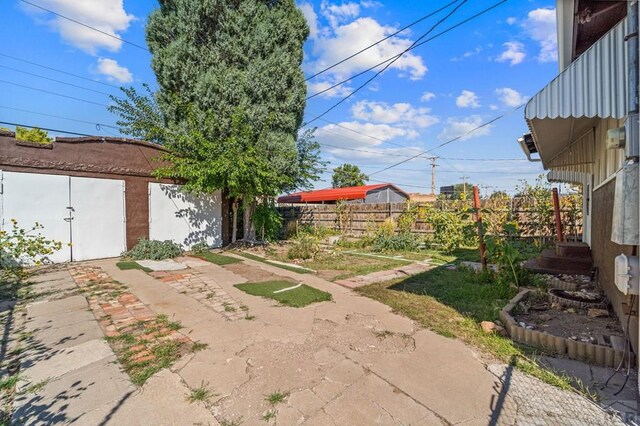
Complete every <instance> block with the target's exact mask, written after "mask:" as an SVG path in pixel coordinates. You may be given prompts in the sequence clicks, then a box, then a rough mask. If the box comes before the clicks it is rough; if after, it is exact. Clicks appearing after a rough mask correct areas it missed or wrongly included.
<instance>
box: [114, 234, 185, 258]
mask: <svg viewBox="0 0 640 426" xmlns="http://www.w3.org/2000/svg"><path fill="white" fill-rule="evenodd" d="M182 253H183V250H182V246H180V244H176V243H174V242H173V241H171V240H166V241H157V240H147V239H146V238H140V239H139V240H138V244H136V245H135V246H134V247H133V248H132V249H131V250H129V251H127V252H124V253H123V256H125V257H128V258H131V259H133V260H145V259H151V260H163V259H171V258H174V257H177V256H180V255H181V254H182Z"/></svg>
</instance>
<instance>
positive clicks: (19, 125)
mask: <svg viewBox="0 0 640 426" xmlns="http://www.w3.org/2000/svg"><path fill="white" fill-rule="evenodd" d="M0 124H6V125H7V126H16V127H28V128H31V129H40V130H46V131H47V132H56V133H64V134H65V135H76V136H88V137H95V136H96V135H88V134H86V133H78V132H68V131H66V130H58V129H49V128H47V127H39V126H30V125H28V124H20V123H12V122H10V121H0Z"/></svg>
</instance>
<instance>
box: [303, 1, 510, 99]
mask: <svg viewBox="0 0 640 426" xmlns="http://www.w3.org/2000/svg"><path fill="white" fill-rule="evenodd" d="M508 1H509V0H502V1H499V2H498V3H495V4H494V5H492V6H490V7H488V8H486V9H484V10H481V11H480V12H478V13H476V14H474V15H472V16H470V17H469V18H467V19H465V20H463V21H460V22H458V23H457V24H455V25H452V26H451V27H449V28H447V29H446V30H443V31H441V32H439V33H438V34H436V35H434V36H432V37H430V38H428V39H426V40H424V41H422V42H420V43H418V44H416V45H415V46H412V47H410V49H409V50H413V49H416V48H418V47H420V46H422V45H424V44H426V43H428V42H430V41H432V40H435V39H436V38H438V37H441V36H443V35H444V34H446V33H448V32H450V31H452V30H454V29H456V28H458V27H460V26H462V25H464V24H466V23H467V22H469V21H472V20H474V19H475V18H478V17H479V16H481V15H483V14H485V13H487V12H489V11H491V10H493V9H495V8H496V7H498V6H500V5H502V4H503V3H506V2H508ZM403 53H404V52H403ZM400 55H402V53H401V54H399V55H396V56H392V57H390V58H387V59H385V60H384V61H382V62H380V63H378V64H376V65H373V66H372V67H369V68H367V69H366V70H363V71H360V72H359V73H356V74H354V75H352V76H351V77H348V78H346V79H345V80H342V81H340V82H338V83H336V84H334V85H332V86H330V87H327V88H325V89H323V90H321V91H319V92H317V93H314V94H313V95H309V96H307V98H306V100H309V99H312V98H314V97H316V96H318V95H321V94H323V93H326V92H328V91H329V90H332V89H335V88H336V87H338V86H341V85H343V84H345V83H348V82H349V81H351V80H353V79H354V78H357V77H360V76H361V75H363V74H365V73H367V72H369V71H372V70H374V69H376V68H378V67H379V66H380V65H384V64H386V63H387V62H389V61H391V60H395V59H397V58H398V57H399V56H400Z"/></svg>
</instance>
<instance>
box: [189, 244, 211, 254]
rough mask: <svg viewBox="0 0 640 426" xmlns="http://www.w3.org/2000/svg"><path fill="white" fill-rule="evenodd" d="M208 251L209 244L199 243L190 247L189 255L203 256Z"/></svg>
mask: <svg viewBox="0 0 640 426" xmlns="http://www.w3.org/2000/svg"><path fill="white" fill-rule="evenodd" d="M208 251H209V244H207V242H206V241H200V242H199V243H197V244H194V245H192V246H191V253H193V254H196V255H198V254H204V253H207V252H208Z"/></svg>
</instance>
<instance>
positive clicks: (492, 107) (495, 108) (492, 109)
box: [489, 104, 498, 111]
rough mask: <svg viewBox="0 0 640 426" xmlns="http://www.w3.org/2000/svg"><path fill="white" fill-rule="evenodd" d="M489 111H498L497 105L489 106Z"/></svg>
mask: <svg viewBox="0 0 640 426" xmlns="http://www.w3.org/2000/svg"><path fill="white" fill-rule="evenodd" d="M489 109H490V110H491V111H495V110H497V109H498V105H496V104H491V105H489Z"/></svg>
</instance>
